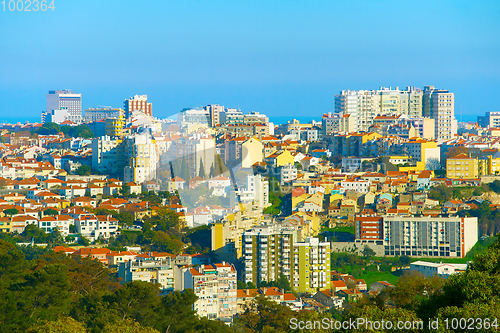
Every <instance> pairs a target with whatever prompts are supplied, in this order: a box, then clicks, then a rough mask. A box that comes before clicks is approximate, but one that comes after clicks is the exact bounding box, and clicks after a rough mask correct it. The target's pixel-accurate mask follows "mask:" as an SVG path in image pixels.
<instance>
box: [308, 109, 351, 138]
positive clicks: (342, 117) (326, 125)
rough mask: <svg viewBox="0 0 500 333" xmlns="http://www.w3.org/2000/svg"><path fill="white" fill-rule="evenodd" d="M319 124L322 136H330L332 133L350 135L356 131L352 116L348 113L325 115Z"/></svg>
mask: <svg viewBox="0 0 500 333" xmlns="http://www.w3.org/2000/svg"><path fill="white" fill-rule="evenodd" d="M321 124H322V126H321V128H322V130H323V134H324V135H326V134H330V133H332V132H344V133H352V132H355V130H356V128H355V127H354V124H355V120H354V116H352V115H351V114H348V113H347V114H343V113H334V114H332V113H331V112H329V113H325V114H323V117H322V118H321ZM308 141H311V140H308Z"/></svg>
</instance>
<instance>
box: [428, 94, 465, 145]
mask: <svg viewBox="0 0 500 333" xmlns="http://www.w3.org/2000/svg"><path fill="white" fill-rule="evenodd" d="M423 115H424V116H425V117H430V118H432V119H434V121H435V128H434V130H435V138H436V139H438V140H439V139H441V140H450V139H453V138H454V135H455V134H456V133H457V120H456V119H455V95H454V94H453V93H451V92H449V91H448V90H442V89H435V88H434V87H433V86H425V87H424V99H423Z"/></svg>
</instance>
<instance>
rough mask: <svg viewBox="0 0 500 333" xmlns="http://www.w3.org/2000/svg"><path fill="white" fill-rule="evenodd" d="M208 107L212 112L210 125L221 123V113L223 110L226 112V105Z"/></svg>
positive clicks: (210, 112)
mask: <svg viewBox="0 0 500 333" xmlns="http://www.w3.org/2000/svg"><path fill="white" fill-rule="evenodd" d="M206 109H207V110H208V112H209V114H210V127H215V126H217V125H220V123H221V119H220V114H221V112H224V106H221V105H217V104H214V105H207V106H206Z"/></svg>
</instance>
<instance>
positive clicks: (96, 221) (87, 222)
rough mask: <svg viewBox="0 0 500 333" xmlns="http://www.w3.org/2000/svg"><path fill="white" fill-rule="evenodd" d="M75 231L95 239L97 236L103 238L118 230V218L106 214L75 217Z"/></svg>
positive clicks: (92, 239)
mask: <svg viewBox="0 0 500 333" xmlns="http://www.w3.org/2000/svg"><path fill="white" fill-rule="evenodd" d="M75 226H76V231H77V233H79V234H82V236H84V237H86V238H88V239H90V240H91V241H95V240H96V239H98V238H99V237H102V238H104V239H107V238H109V237H110V236H113V235H116V233H117V232H118V220H117V219H115V218H113V217H111V216H109V215H106V216H104V215H103V216H94V215H85V216H81V217H80V218H77V219H75Z"/></svg>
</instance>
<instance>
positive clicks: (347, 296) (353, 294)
mask: <svg viewBox="0 0 500 333" xmlns="http://www.w3.org/2000/svg"><path fill="white" fill-rule="evenodd" d="M335 295H336V296H338V297H340V298H343V299H344V300H345V301H347V302H352V301H356V300H358V299H359V298H361V297H362V295H363V294H362V293H361V291H359V290H357V289H355V288H352V289H345V290H339V291H337V292H336V293H335Z"/></svg>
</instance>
